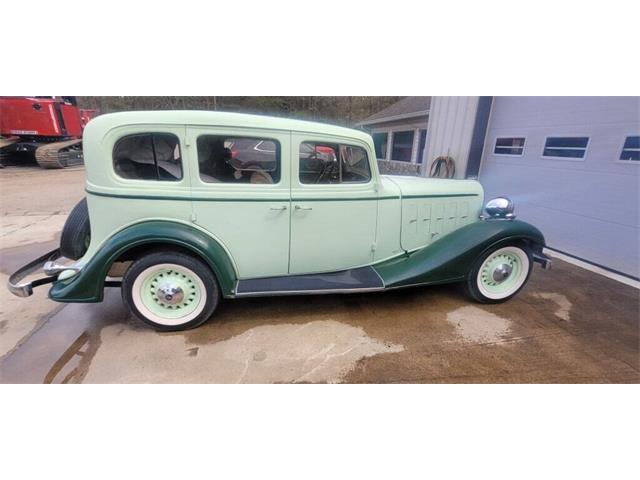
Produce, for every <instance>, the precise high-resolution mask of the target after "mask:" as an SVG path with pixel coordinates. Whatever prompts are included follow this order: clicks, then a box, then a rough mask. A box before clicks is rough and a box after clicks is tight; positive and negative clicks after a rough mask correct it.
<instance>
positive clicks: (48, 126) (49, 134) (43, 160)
mask: <svg viewBox="0 0 640 480" xmlns="http://www.w3.org/2000/svg"><path fill="white" fill-rule="evenodd" d="M96 113H97V112H96V110H86V109H81V108H78V104H77V102H76V98H75V97H0V164H1V160H2V159H3V158H6V157H8V156H9V155H12V154H16V153H23V154H28V155H30V156H35V159H36V161H37V162H38V164H39V165H40V166H41V167H43V168H64V167H68V166H71V165H77V164H79V163H82V130H83V129H84V126H85V125H86V124H87V123H88V122H89V120H91V118H93V117H94V116H95V115H96Z"/></svg>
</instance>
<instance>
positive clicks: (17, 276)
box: [7, 249, 79, 297]
mask: <svg viewBox="0 0 640 480" xmlns="http://www.w3.org/2000/svg"><path fill="white" fill-rule="evenodd" d="M58 258H60V250H59V249H55V250H51V251H50V252H48V253H45V254H44V255H42V256H41V257H38V258H36V259H35V260H33V261H32V262H29V263H28V264H26V265H25V266H24V267H22V268H20V269H19V270H18V271H16V272H15V273H13V274H12V275H11V276H10V277H9V280H8V281H7V287H8V288H9V291H10V292H11V293H13V294H14V295H16V296H18V297H28V296H30V295H32V294H33V289H34V288H35V287H38V286H40V285H45V284H47V283H53V282H55V281H56V279H57V278H58V275H59V274H60V273H61V272H63V271H64V270H76V271H77V270H79V269H78V268H77V267H70V266H66V265H61V264H58V263H56V260H57V259H58ZM41 268H43V269H44V273H45V274H46V275H47V276H46V277H43V278H38V279H36V280H32V281H30V282H22V280H23V279H24V278H25V277H26V276H28V275H31V274H32V273H34V272H35V271H37V270H40V269H41Z"/></svg>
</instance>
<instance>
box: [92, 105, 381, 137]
mask: <svg viewBox="0 0 640 480" xmlns="http://www.w3.org/2000/svg"><path fill="white" fill-rule="evenodd" d="M140 124H158V125H160V124H165V125H187V126H198V125H204V126H221V127H242V128H261V129H269V130H285V131H294V132H308V133H320V134H326V135H332V136H340V137H347V138H357V139H360V140H363V141H369V140H370V139H371V137H370V135H369V134H368V133H365V132H363V131H361V130H355V129H353V128H345V127H339V126H337V125H330V124H327V123H320V122H308V121H304V120H293V119H289V118H282V117H272V116H267V115H249V114H246V113H232V112H211V111H202V110H156V111H136V112H118V113H107V114H104V115H100V116H98V117H96V118H94V119H93V120H91V121H90V122H89V124H88V125H87V127H88V128H90V129H91V130H93V132H92V133H97V132H96V131H97V130H102V132H103V134H105V133H106V132H107V131H109V130H111V129H112V128H115V127H120V126H126V125H140Z"/></svg>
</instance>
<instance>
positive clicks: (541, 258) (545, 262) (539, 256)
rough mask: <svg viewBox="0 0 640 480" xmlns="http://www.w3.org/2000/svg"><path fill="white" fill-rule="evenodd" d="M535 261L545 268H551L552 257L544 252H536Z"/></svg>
mask: <svg viewBox="0 0 640 480" xmlns="http://www.w3.org/2000/svg"><path fill="white" fill-rule="evenodd" d="M533 261H534V262H536V263H539V264H540V265H541V266H542V268H543V269H544V270H549V269H550V268H551V259H550V258H549V257H547V256H546V255H545V254H544V253H542V252H534V254H533Z"/></svg>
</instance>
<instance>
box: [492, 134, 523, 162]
mask: <svg viewBox="0 0 640 480" xmlns="http://www.w3.org/2000/svg"><path fill="white" fill-rule="evenodd" d="M524 143H525V137H498V138H496V144H495V147H494V149H493V153H494V154H495V155H509V156H517V157H521V156H522V154H523V153H524Z"/></svg>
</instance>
